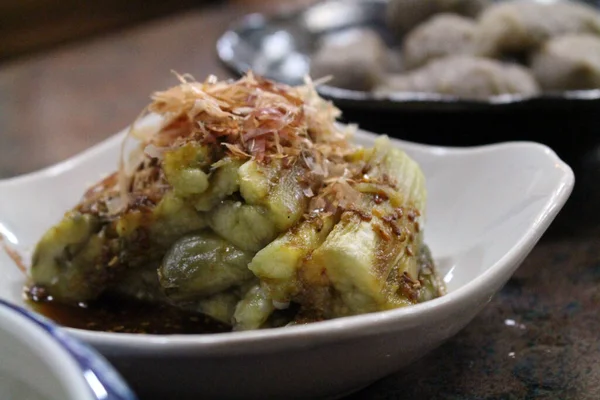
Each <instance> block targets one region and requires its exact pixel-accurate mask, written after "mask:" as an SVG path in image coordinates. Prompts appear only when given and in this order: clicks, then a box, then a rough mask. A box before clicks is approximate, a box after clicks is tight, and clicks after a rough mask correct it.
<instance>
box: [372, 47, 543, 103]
mask: <svg viewBox="0 0 600 400" xmlns="http://www.w3.org/2000/svg"><path fill="white" fill-rule="evenodd" d="M377 91H378V92H379V93H393V92H424V93H439V94H446V95H453V96H456V97H460V98H465V99H486V98H488V97H490V96H495V95H500V94H521V95H533V94H535V93H537V92H538V85H537V83H536V81H535V80H534V78H533V77H532V76H531V74H530V73H529V71H528V70H527V69H525V68H523V67H520V66H518V65H514V64H505V63H501V62H499V61H495V60H490V59H486V58H480V57H472V56H453V57H446V58H440V59H437V60H434V61H431V62H430V63H428V64H427V65H426V66H424V67H421V68H419V69H416V70H414V71H412V72H410V73H408V74H404V75H402V74H400V75H391V76H389V77H388V79H387V80H386V81H385V83H384V84H382V85H380V86H379V87H378V88H377Z"/></svg>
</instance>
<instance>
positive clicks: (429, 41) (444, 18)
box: [402, 13, 477, 68]
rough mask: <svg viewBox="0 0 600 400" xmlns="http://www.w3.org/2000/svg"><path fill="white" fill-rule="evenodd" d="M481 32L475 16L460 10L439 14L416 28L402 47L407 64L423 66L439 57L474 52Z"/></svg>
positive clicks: (407, 65) (409, 66)
mask: <svg viewBox="0 0 600 400" xmlns="http://www.w3.org/2000/svg"><path fill="white" fill-rule="evenodd" d="M476 32H477V24H476V23H475V21H474V20H472V19H469V18H465V17H461V16H459V15H456V14H449V13H443V14H439V15H436V16H434V17H432V18H430V19H429V20H427V21H426V22H423V23H422V24H420V25H419V26H417V27H416V28H415V29H413V30H412V31H411V32H410V33H409V34H408V36H407V37H406V39H405V42H404V47H403V50H402V55H403V60H404V65H405V66H406V67H407V68H415V67H420V66H422V65H424V64H426V63H427V62H428V61H430V60H433V59H435V58H441V57H445V56H449V55H459V54H472V53H473V51H474V48H473V44H474V40H475V36H476Z"/></svg>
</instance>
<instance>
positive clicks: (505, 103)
mask: <svg viewBox="0 0 600 400" xmlns="http://www.w3.org/2000/svg"><path fill="white" fill-rule="evenodd" d="M335 2H338V3H339V2H342V3H345V5H348V4H353V3H354V6H357V5H358V6H363V5H364V4H363V2H361V1H356V0H352V1H347V0H346V1H343V0H327V1H326V2H324V3H335ZM369 3H376V4H384V3H386V0H369ZM322 5H323V3H314V4H309V5H308V6H304V7H300V8H296V9H292V10H282V11H281V12H279V13H276V14H266V13H258V12H256V13H250V14H246V15H244V16H242V17H241V18H238V19H237V20H234V21H233V22H232V23H230V25H229V26H228V27H227V29H226V31H225V32H224V33H223V34H222V35H221V36H219V38H218V39H217V41H216V44H215V49H216V53H217V56H218V58H219V60H220V62H221V63H222V64H223V65H224V66H225V67H227V68H228V69H229V70H230V71H231V72H233V73H235V74H237V75H238V76H243V75H244V74H246V73H247V72H248V71H250V70H252V65H249V64H247V63H245V62H242V61H240V60H237V59H236V57H235V56H234V54H235V52H234V50H233V47H234V42H235V41H234V40H232V38H233V37H234V36H243V35H239V33H241V32H245V31H247V30H249V29H253V30H254V29H260V28H265V27H267V26H269V24H271V23H273V22H279V21H285V20H292V19H295V18H296V17H298V16H300V15H302V14H303V13H305V12H307V11H309V10H311V9H313V8H315V7H319V6H322ZM267 77H268V76H267ZM316 89H317V91H318V92H319V94H320V95H321V96H322V97H324V98H327V99H329V100H332V101H334V102H336V104H337V105H338V106H354V107H357V106H362V107H367V108H374V107H380V108H384V109H395V108H403V107H407V108H410V107H439V108H440V109H441V110H456V109H473V110H479V109H481V110H489V109H497V108H504V107H515V106H523V105H549V104H553V103H556V102H566V101H575V102H584V103H588V102H600V88H596V89H582V90H565V91H546V92H541V93H539V94H535V95H522V94H500V95H494V96H490V97H488V98H486V99H468V98H462V97H459V96H454V95H448V94H440V93H426V92H410V91H404V92H401V91H398V92H392V93H376V92H367V91H359V90H352V89H345V88H340V87H336V86H330V85H327V84H321V85H318V86H317V87H316Z"/></svg>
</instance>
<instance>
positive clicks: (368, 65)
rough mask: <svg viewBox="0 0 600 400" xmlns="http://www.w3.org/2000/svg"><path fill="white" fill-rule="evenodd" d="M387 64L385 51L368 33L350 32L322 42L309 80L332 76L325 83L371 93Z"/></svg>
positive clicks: (368, 31)
mask: <svg viewBox="0 0 600 400" xmlns="http://www.w3.org/2000/svg"><path fill="white" fill-rule="evenodd" d="M387 64H388V54H387V48H386V45H385V43H384V42H383V40H382V39H381V38H380V37H379V35H378V34H377V33H376V32H374V31H372V30H369V29H358V28H356V29H350V30H347V31H343V32H341V33H336V34H332V35H329V36H326V37H325V38H323V40H322V42H321V43H320V44H319V45H318V49H317V51H316V53H315V54H314V55H313V59H312V62H311V68H310V75H311V76H312V77H313V79H318V78H321V77H325V76H332V80H331V81H329V82H328V84H329V85H331V86H336V87H340V88H345V89H352V90H364V91H368V90H371V89H372V88H373V87H374V86H375V85H377V84H378V83H379V82H380V81H381V79H382V76H383V74H384V71H385V70H386V66H387Z"/></svg>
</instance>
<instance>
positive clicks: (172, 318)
mask: <svg viewBox="0 0 600 400" xmlns="http://www.w3.org/2000/svg"><path fill="white" fill-rule="evenodd" d="M27 303H28V305H29V306H30V307H31V308H32V309H33V310H34V311H36V312H38V313H40V314H42V315H44V316H45V317H48V318H49V319H51V320H53V321H55V322H56V323H57V324H59V325H62V326H65V327H69V328H77V329H85V330H91V331H102V332H118V333H139V334H161V335H170V334H199V333H200V334H202V333H204V334H206V333H221V332H227V331H230V330H231V327H229V326H227V325H225V324H222V323H220V322H218V321H216V320H214V319H212V318H210V317H207V316H205V315H202V314H198V313H194V312H190V311H185V310H181V309H179V308H176V307H173V306H169V305H166V304H149V303H144V302H140V301H136V300H131V299H126V298H122V297H117V296H108V295H105V296H102V297H100V298H99V299H98V300H95V301H94V302H90V303H86V304H84V303H80V304H79V305H66V304H60V303H58V302H56V301H52V300H47V299H46V300H39V299H38V300H37V301H36V300H33V299H32V298H31V297H30V298H29V299H28V300H27Z"/></svg>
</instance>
